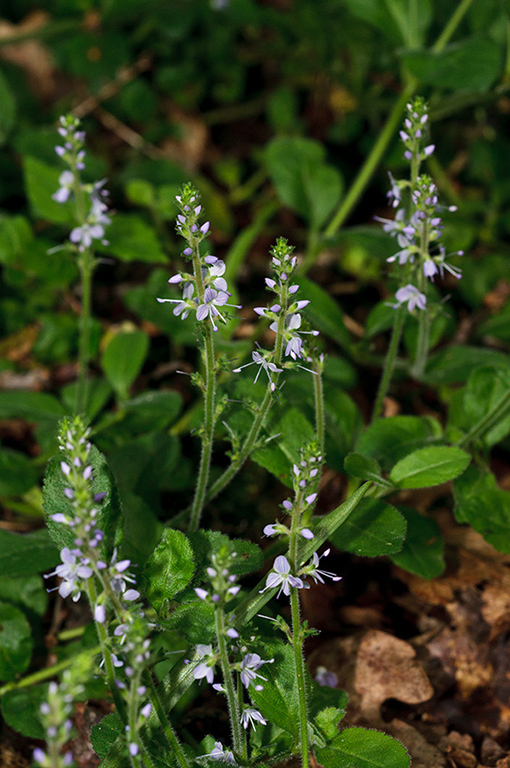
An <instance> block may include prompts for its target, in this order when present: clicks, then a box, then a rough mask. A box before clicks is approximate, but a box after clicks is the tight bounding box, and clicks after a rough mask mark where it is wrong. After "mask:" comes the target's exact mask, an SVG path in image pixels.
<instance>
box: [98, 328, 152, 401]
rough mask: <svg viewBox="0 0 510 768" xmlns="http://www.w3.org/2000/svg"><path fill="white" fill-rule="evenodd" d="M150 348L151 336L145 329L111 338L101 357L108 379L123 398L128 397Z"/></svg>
mask: <svg viewBox="0 0 510 768" xmlns="http://www.w3.org/2000/svg"><path fill="white" fill-rule="evenodd" d="M148 349H149V337H148V336H147V334H146V333H144V332H143V331H129V332H122V333H118V334H116V335H115V336H113V337H112V338H111V339H110V342H109V344H108V346H107V347H106V349H105V351H104V352H103V355H102V357H101V365H102V368H103V371H104V372H105V374H106V376H107V377H108V380H109V382H110V384H111V385H112V387H113V388H114V390H115V391H116V392H117V394H118V396H119V397H120V398H121V399H122V400H126V398H127V397H128V392H129V387H130V386H131V384H132V383H133V382H134V380H135V379H136V377H137V376H138V374H139V373H140V370H141V368H142V365H143V362H144V360H145V357H146V355H147V351H148Z"/></svg>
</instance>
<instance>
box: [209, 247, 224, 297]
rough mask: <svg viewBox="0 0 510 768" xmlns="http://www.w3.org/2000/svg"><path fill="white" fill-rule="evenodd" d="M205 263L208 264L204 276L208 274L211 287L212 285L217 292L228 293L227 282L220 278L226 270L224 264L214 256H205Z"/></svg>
mask: <svg viewBox="0 0 510 768" xmlns="http://www.w3.org/2000/svg"><path fill="white" fill-rule="evenodd" d="M213 259H214V261H213ZM205 261H206V262H207V264H208V266H207V271H206V275H207V272H208V273H209V275H208V276H209V280H210V282H211V283H212V285H214V287H215V289H216V290H217V291H225V292H227V293H228V286H227V281H226V280H225V278H224V277H222V275H224V274H225V270H226V266H225V262H224V261H222V260H221V259H218V258H216V256H207V257H206V259H205Z"/></svg>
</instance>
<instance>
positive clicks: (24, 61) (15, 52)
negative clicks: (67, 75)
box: [0, 11, 55, 100]
mask: <svg viewBox="0 0 510 768" xmlns="http://www.w3.org/2000/svg"><path fill="white" fill-rule="evenodd" d="M48 21H49V15H48V14H47V13H46V12H45V11H34V12H33V13H31V14H29V15H28V16H26V17H25V18H24V19H23V20H22V21H20V23H19V24H11V22H10V21H7V20H6V19H0V38H3V39H5V38H9V37H14V36H15V35H19V34H24V33H27V32H32V31H33V30H37V29H39V28H40V27H44V26H45V25H46V24H47V23H48ZM0 57H1V58H2V59H4V60H5V61H10V62H12V63H13V64H16V65H17V66H18V67H21V69H23V70H25V72H26V74H27V77H28V81H29V83H30V86H31V88H32V90H33V91H34V93H35V94H36V95H37V96H39V97H40V98H41V99H45V100H47V99H50V98H51V97H52V95H53V93H54V90H55V68H54V66H53V62H52V60H51V56H50V53H49V51H48V49H47V48H45V46H44V45H43V44H42V43H41V42H40V41H39V40H24V41H22V42H20V43H14V44H12V45H3V46H2V47H0Z"/></svg>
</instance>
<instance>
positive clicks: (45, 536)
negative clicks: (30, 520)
mask: <svg viewBox="0 0 510 768" xmlns="http://www.w3.org/2000/svg"><path fill="white" fill-rule="evenodd" d="M61 474H62V473H61ZM59 562H60V557H59V554H58V550H57V548H56V547H55V545H54V544H53V542H52V541H51V538H50V536H49V533H48V531H46V530H45V529H44V528H41V529H40V530H39V531H34V532H33V533H23V534H20V533H11V532H10V531H4V530H0V576H1V577H5V576H9V577H14V576H16V577H18V576H28V575H30V574H34V573H40V572H41V571H47V570H48V569H50V568H53V567H54V566H55V565H57V563H59Z"/></svg>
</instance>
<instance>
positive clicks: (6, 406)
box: [0, 390, 65, 421]
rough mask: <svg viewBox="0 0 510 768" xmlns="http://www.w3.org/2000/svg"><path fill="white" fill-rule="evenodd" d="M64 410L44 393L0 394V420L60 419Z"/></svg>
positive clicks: (53, 398) (17, 392)
mask: <svg viewBox="0 0 510 768" xmlns="http://www.w3.org/2000/svg"><path fill="white" fill-rule="evenodd" d="M64 415H65V410H64V408H63V407H62V406H61V404H60V403H59V402H58V400H57V399H56V398H55V397H53V396H52V395H47V394H45V393H44V392H24V391H20V390H18V391H16V392H14V391H12V392H0V418H2V419H11V418H12V419H18V418H21V419H26V420H27V421H41V420H42V419H60V418H62V416H64Z"/></svg>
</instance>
